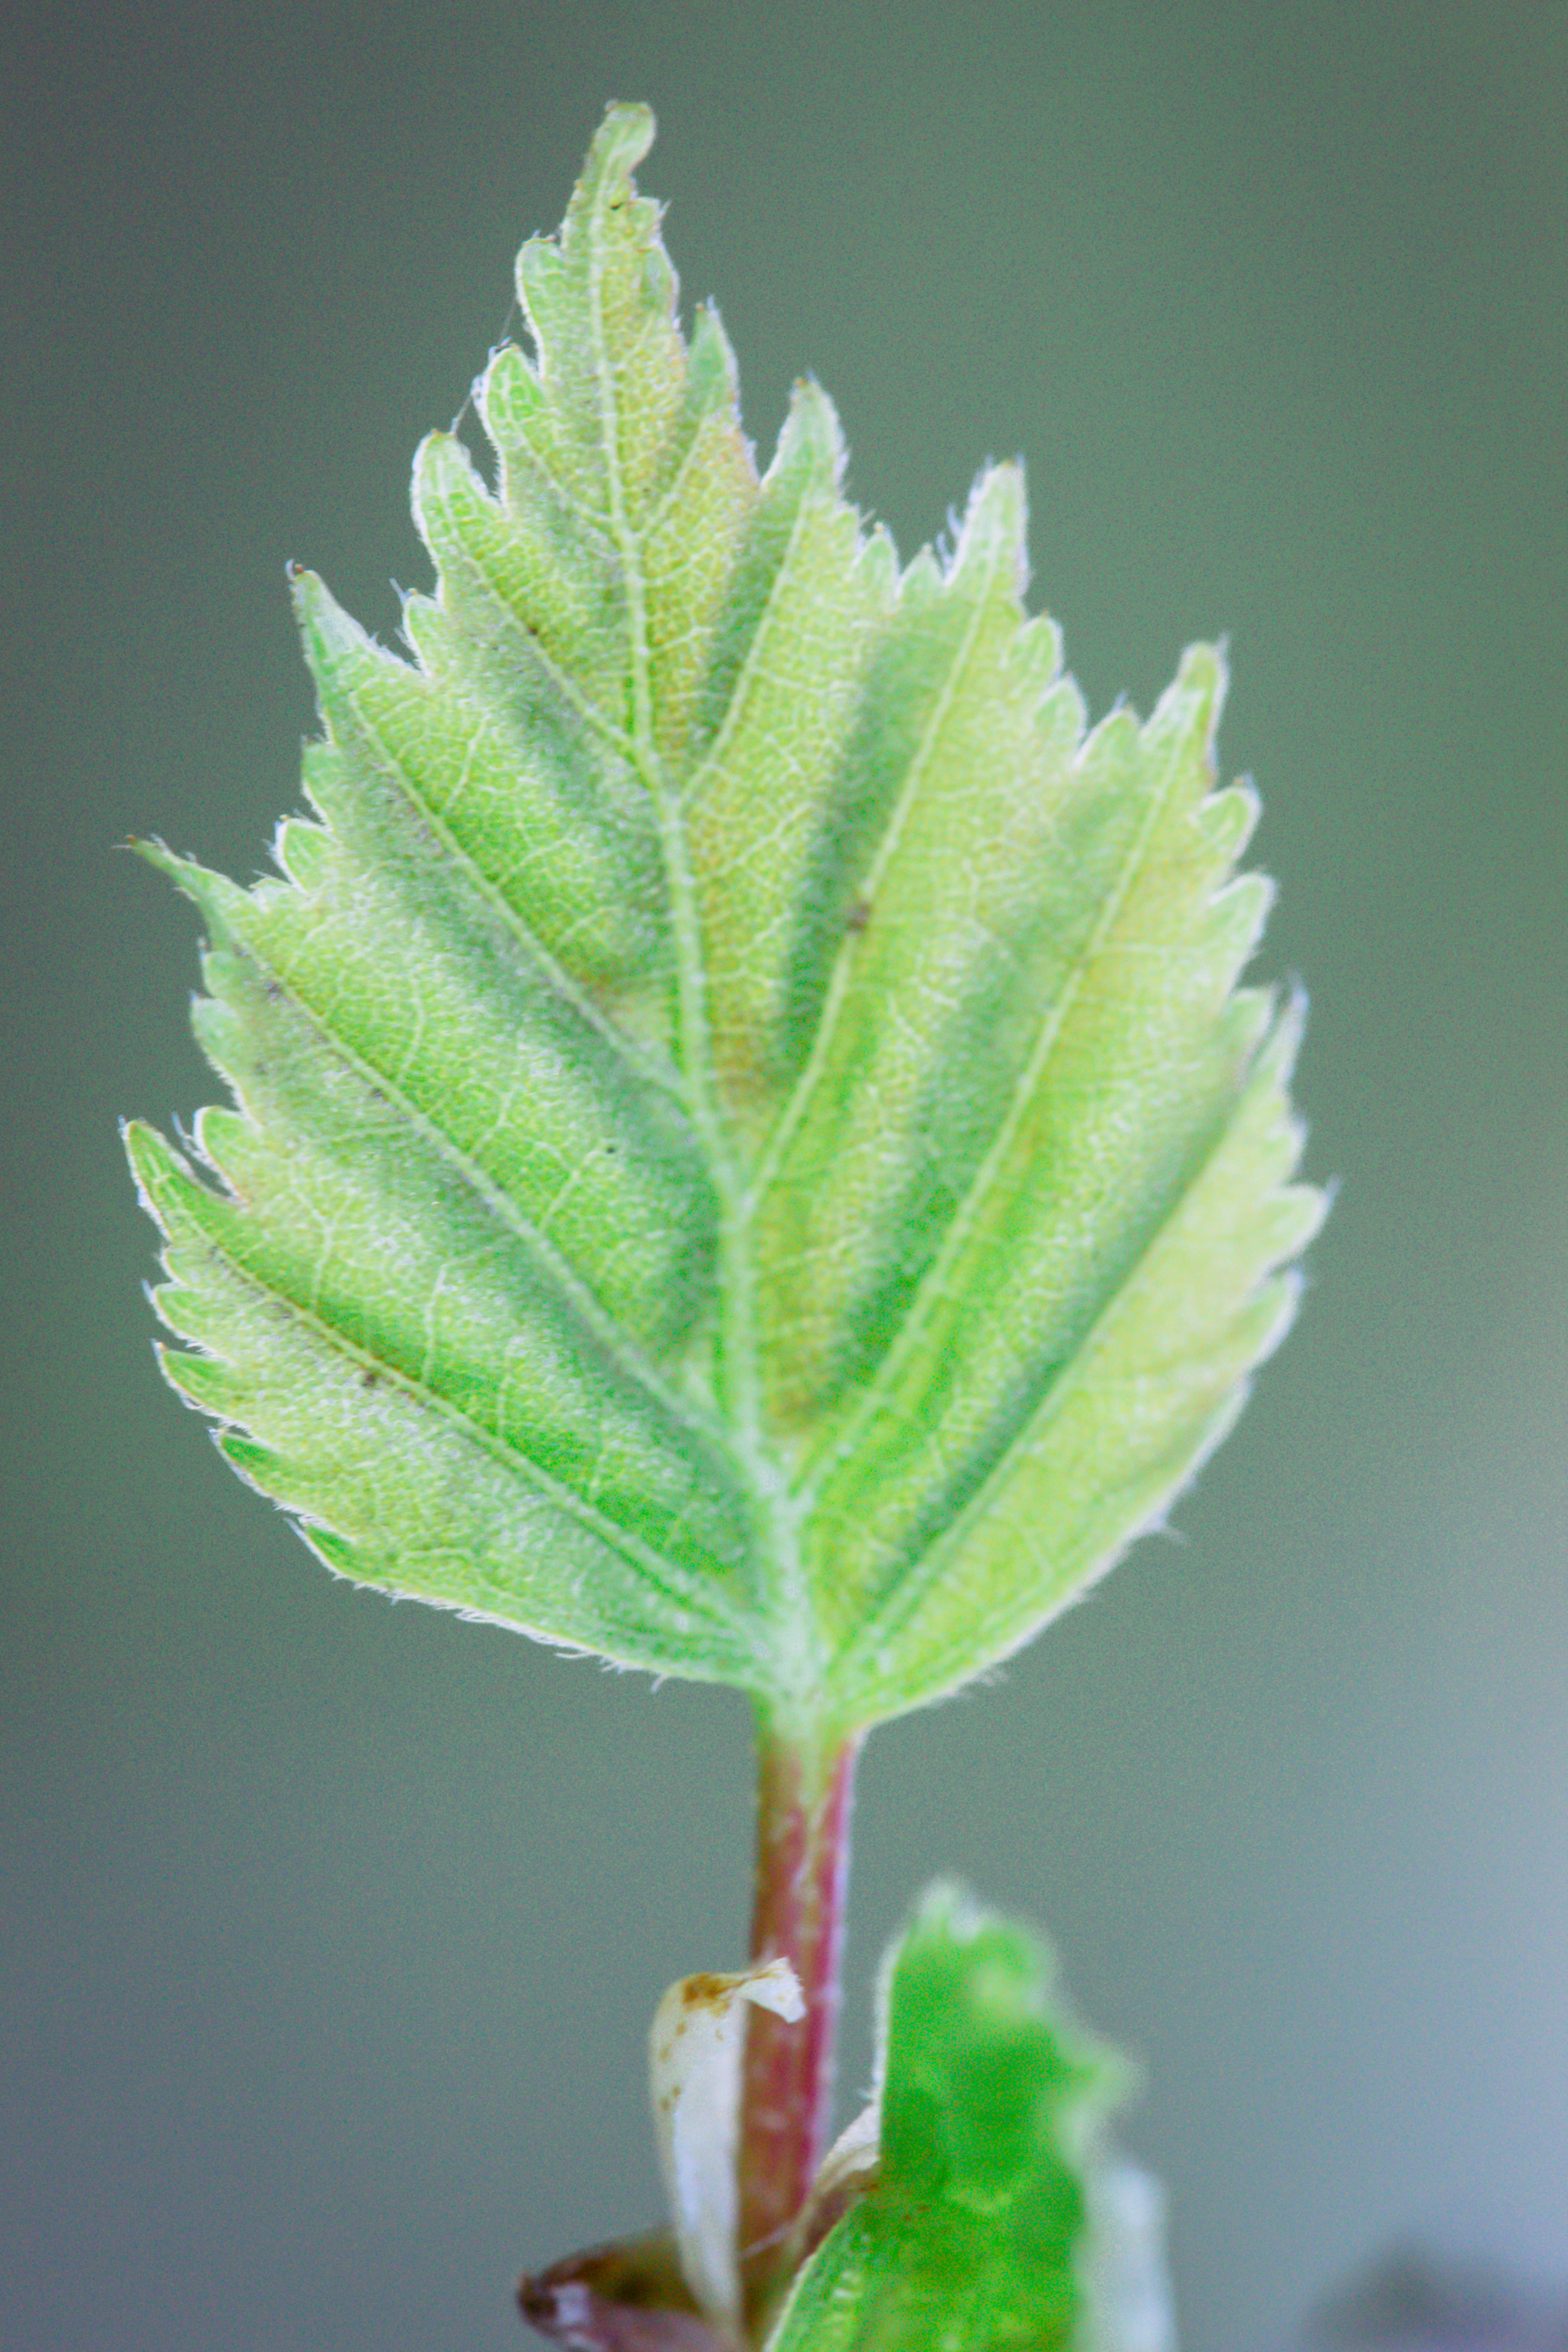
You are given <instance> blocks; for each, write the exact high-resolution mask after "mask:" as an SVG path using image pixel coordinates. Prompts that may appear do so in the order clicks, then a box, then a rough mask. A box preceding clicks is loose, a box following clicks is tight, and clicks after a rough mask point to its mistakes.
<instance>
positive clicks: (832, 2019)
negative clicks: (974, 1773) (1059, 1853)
mask: <svg viewBox="0 0 1568 2352" xmlns="http://www.w3.org/2000/svg"><path fill="white" fill-rule="evenodd" d="M863 1739H864V1733H863V1732H860V1731H855V1732H852V1733H850V1734H848V1735H847V1736H846V1735H845V1734H843V1733H842V1732H839V1731H837V1730H835V1731H832V1732H825V1731H824V1730H823V1729H822V1728H821V1727H815V1726H801V1725H800V1724H799V1723H797V1722H795V1721H790V1722H786V1721H784V1719H783V1718H781V1717H776V1716H773V1715H771V1714H770V1713H768V1712H767V1711H766V1710H763V1711H761V1712H760V1713H759V1717H758V1726H757V1840H756V1889H755V1906H754V1909H753V1913H752V1960H753V1962H754V1963H756V1964H757V1965H759V1966H762V1965H765V1964H766V1962H768V1961H769V1960H773V1959H777V1958H784V1959H787V1960H788V1961H789V1963H790V1965H791V1967H792V1968H793V1969H795V1975H796V1977H797V1978H798V1979H799V1980H800V1989H801V1992H802V1994H803V1995H804V1997H805V2017H804V2018H803V2019H802V2020H801V2021H800V2022H799V2023H798V2024H795V2025H792V2024H789V2023H786V2021H784V2019H783V2018H781V2017H775V2016H773V2014H772V2013H771V2012H769V2011H765V2010H761V2009H753V2010H752V2011H751V2014H750V2018H749V2021H748V2024H747V2030H746V2054H745V2071H744V2079H743V2085H742V2106H741V2137H740V2155H739V2166H740V2244H741V2248H742V2263H743V2268H744V2273H745V2278H746V2284H747V2292H748V2302H749V2303H750V2304H751V2305H752V2308H753V2309H755V2308H757V2307H759V2306H763V2305H765V2304H766V2302H767V2300H768V2298H769V2294H770V2291H771V2289H773V2287H774V2286H775V2285H776V2284H777V2283H778V2274H779V2272H780V2269H781V2266H782V2265H783V2264H784V2263H786V2262H787V2259H788V2254H789V2248H788V2245H787V2239H788V2235H789V2231H790V2227H791V2224H792V2223H793V2222H794V2221H795V2219H796V2217H797V2215H798V2214H799V2212H800V2210H801V2208H802V2207H803V2206H804V2204H805V2200H806V2197H807V2194H808V2192H809V2190H810V2188H811V2184H812V2181H813V2179H814V2178H815V2176H816V2169H817V2167H818V2165H819V2164H820V2163H821V2161H822V2158H823V2157H824V2155H825V2154H826V2148H827V2143H828V2139H829V2137H830V2135H831V2127H832V2120H833V2090H834V2068H835V2063H836V2058H837V2029H838V2012H839V2003H840V1981H841V1976H842V1966H843V1952H844V1921H845V1902H846V1896H847V1890H848V1878H849V1824H850V1813H851V1809H852V1805H853V1799H854V1787H855V1768H856V1766H857V1764H858V1760H859V1755H860V1748H861V1745H862V1743H863Z"/></svg>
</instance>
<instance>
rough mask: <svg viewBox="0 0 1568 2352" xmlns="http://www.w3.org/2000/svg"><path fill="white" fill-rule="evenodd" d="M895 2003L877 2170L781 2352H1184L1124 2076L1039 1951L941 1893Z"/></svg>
mask: <svg viewBox="0 0 1568 2352" xmlns="http://www.w3.org/2000/svg"><path fill="white" fill-rule="evenodd" d="M881 2008H882V2015H881V2020H880V2029H879V2030H880V2036H881V2042H882V2050H881V2053H880V2059H879V2066H880V2072H881V2075H882V2080H881V2085H880V2097H879V2137H880V2164H879V2170H878V2172H877V2173H876V2175H875V2176H874V2177H873V2179H872V2181H871V2185H870V2186H869V2187H868V2189H867V2190H866V2191H865V2193H864V2195H863V2196H862V2197H861V2198H860V2200H859V2201H858V2203H857V2204H855V2205H854V2206H853V2208H852V2209H851V2210H850V2211H849V2212H848V2213H847V2215H846V2216H845V2218H844V2219H843V2220H842V2221H839V2222H838V2223H837V2226H836V2227H835V2229H834V2230H833V2231H831V2233H830V2234H829V2235H828V2237H827V2238H826V2240H825V2241H824V2242H823V2244H822V2245H821V2246H820V2247H819V2248H818V2250H817V2252H816V2254H815V2255H814V2256H813V2257H812V2259H811V2261H810V2262H809V2263H807V2264H806V2266H805V2269H804V2271H802V2273H800V2275H799V2278H798V2279H797V2281H796V2284H795V2288H794V2291H793V2294H792V2295H791V2298H790V2301H789V2303H788V2304H787V2305H786V2306H785V2309H784V2313H783V2315H782V2316H781V2318H780V2320H779V2322H778V2324H777V2326H776V2327H775V2328H774V2330H773V2334H772V2336H770V2337H769V2352H1058V2347H1059V2352H1168V2345H1169V2340H1170V2336H1169V2322H1168V2306H1167V2305H1166V2301H1165V2294H1164V2281H1163V2258H1162V2251H1161V2247H1160V2243H1159V2234H1158V2208H1157V2203H1156V2202H1155V2200H1153V2198H1152V2191H1149V2190H1148V2189H1144V2191H1143V2193H1142V2195H1141V2194H1140V2190H1139V2188H1138V2187H1137V2186H1136V2185H1135V2184H1138V2183H1141V2182H1142V2175H1138V2174H1134V2173H1133V2172H1131V2168H1128V2167H1127V2166H1126V2165H1125V2164H1123V2163H1122V2162H1121V2160H1120V2159H1119V2158H1117V2157H1116V2156H1115V2154H1114V2152H1113V2151H1112V2149H1111V2147H1110V2144H1109V2141H1108V2138H1107V2133H1106V2123H1107V2118H1108V2116H1109V2114H1110V2110H1111V2108H1112V2107H1113V2106H1114V2105H1116V2103H1117V2102H1118V2100H1119V2099H1120V2097H1121V2095H1123V2094H1124V2092H1125V2088H1126V2075H1125V2070H1124V2068H1123V2067H1122V2065H1121V2063H1120V2062H1119V2061H1118V2060H1116V2059H1115V2058H1114V2057H1113V2056H1111V2054H1110V2053H1108V2052H1106V2051H1105V2050H1104V2049H1102V2048H1101V2047H1100V2045H1098V2044H1096V2043H1095V2042H1092V2041H1090V2040H1089V2037H1088V2036H1087V2035H1086V2034H1085V2033H1084V2032H1082V2030H1081V2029H1080V2028H1079V2027H1078V2026H1077V2025H1075V2024H1074V2023H1073V2022H1072V2021H1071V2020H1070V2019H1069V2018H1068V2016H1067V2015H1066V2014H1065V2012H1064V2011H1063V2010H1062V2008H1061V2005H1060V2001H1059V1998H1058V1995H1057V1992H1056V1989H1055V1985H1054V1981H1053V1970H1052V1965H1051V1962H1050V1959H1049V1958H1048V1956H1047V1954H1046V1952H1045V1951H1044V1950H1043V1949H1042V1948H1041V1947H1040V1945H1039V1944H1038V1943H1037V1941H1036V1940H1035V1939H1034V1937H1031V1936H1029V1935H1028V1934H1026V1932H1025V1931H1024V1930H1023V1929H1022V1928H1019V1927H1015V1926H1014V1925H1012V1924H1011V1923H1010V1922H1008V1921H1006V1920H1003V1919H999V1918H997V1917H995V1916H993V1915H987V1914H982V1913H978V1912H976V1911H974V1910H973V1908H972V1907H971V1906H969V1905H968V1903H967V1902H966V1901H965V1900H964V1899H963V1897H962V1896H960V1895H955V1894H954V1893H953V1892H952V1890H950V1889H945V1888H942V1887H937V1888H934V1889H933V1890H932V1891H931V1894H930V1895H927V1897H926V1899H925V1901H924V1903H923V1905H922V1906H921V1910H920V1912H919V1913H918V1914H917V1916H916V1918H915V1921H914V1924H913V1926H912V1927H911V1928H910V1932H909V1934H908V1936H907V1937H905V1939H904V1940H903V1942H902V1943H901V1944H900V1946H899V1947H897V1948H896V1949H895V1950H894V1952H893V1954H892V1955H891V1958H890V1961H889V1966H888V1969H887V1971H886V1975H885V1979H884V1984H883V1994H882V2004H881Z"/></svg>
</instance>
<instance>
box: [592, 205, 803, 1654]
mask: <svg viewBox="0 0 1568 2352" xmlns="http://www.w3.org/2000/svg"><path fill="white" fill-rule="evenodd" d="M602 225H603V195H602V192H601V194H600V195H599V197H598V198H596V200H595V204H594V205H593V207H592V209H591V211H590V214H589V236H590V256H589V269H588V286H589V299H590V306H591V316H592V320H593V335H594V353H595V372H596V376H597V385H598V402H599V425H600V434H601V436H602V439H603V443H604V450H605V481H606V487H607V488H608V491H609V506H610V522H611V530H612V534H613V537H614V540H615V544H616V551H617V553H618V555H619V558H620V563H621V572H622V580H623V584H624V587H625V591H626V635H627V654H628V658H629V663H630V668H631V685H632V712H631V717H632V730H631V732H632V741H633V757H634V763H635V766H636V769H637V774H638V775H639V776H640V778H641V780H642V782H643V787H644V790H645V791H646V792H647V795H648V799H649V802H650V803H651V805H652V807H653V810H654V814H655V819H656V823H657V825H658V837H659V845H660V849H661V852H662V855H663V858H664V866H665V877H666V886H667V888H668V895H669V905H670V917H671V929H672V932H673V936H674V942H675V961H676V989H677V1035H678V1051H677V1056H676V1058H677V1063H678V1066H679V1068H680V1070H681V1072H682V1074H683V1075H684V1076H685V1078H686V1081H687V1085H688V1087H689V1090H690V1091H689V1098H688V1108H689V1114H690V1117H691V1119H692V1123H693V1125H694V1127H695V1128H696V1129H697V1132H698V1136H699V1139H700V1142H701V1145H702V1149H703V1151H704V1154H705V1156H706V1159H707V1161H708V1168H709V1174H710V1179H711V1181H712V1184H713V1189H714V1192H715V1195H716V1197H717V1202H718V1211H719V1264H718V1269H717V1272H718V1282H717V1290H718V1304H719V1318H720V1332H719V1342H718V1353H717V1360H716V1362H715V1367H714V1370H715V1383H714V1385H715V1402H716V1403H717V1405H718V1409H719V1411H720V1412H721V1415H722V1417H723V1420H724V1423H725V1426H726V1429H727V1431H728V1433H729V1441H730V1453H731V1459H732V1460H733V1462H734V1464H735V1467H736V1469H737V1472H738V1473H739V1474H740V1476H741V1478H742V1483H743V1485H744V1486H745V1489H746V1491H747V1494H748V1496H749V1497H750V1500H751V1503H752V1512H753V1529H754V1533H755V1535H756V1537H757V1538H758V1557H757V1559H756V1562H755V1565H756V1567H757V1569H758V1570H759V1572H760V1573H761V1574H762V1575H763V1576H764V1577H765V1579H766V1582H767V1585H768V1588H769V1597H770V1600H771V1601H772V1604H773V1605H772V1607H771V1608H770V1610H769V1611H768V1618H769V1621H770V1624H771V1628H772V1630H773V1632H774V1634H775V1637H776V1638H777V1651H776V1654H775V1655H774V1657H773V1660H771V1661H770V1663H771V1664H772V1665H773V1668H774V1674H773V1682H774V1685H775V1686H783V1685H787V1686H789V1687H791V1688H792V1689H795V1690H797V1691H800V1692H805V1690H808V1689H810V1688H812V1687H813V1686H814V1685H816V1682H817V1681H818V1680H819V1678H820V1666H821V1664H822V1660H823V1654H824V1653H823V1645H822V1642H821V1635H820V1631H819V1628H818V1626H817V1622H816V1612H815V1611H814V1610H813V1609H812V1607H811V1605H810V1587H809V1584H808V1582H807V1580H806V1576H805V1565H804V1562H803V1561H802V1559H801V1557H800V1550H799V1545H798V1541H797V1539H796V1535H795V1529H796V1527H797V1525H798V1515H797V1514H795V1512H794V1511H793V1510H792V1509H791V1507H789V1504H788V1497H787V1482H786V1480H785V1478H784V1475H783V1466H782V1465H780V1464H779V1463H778V1462H777V1460H776V1459H775V1457H774V1456H773V1453H772V1451H771V1449H770V1448H769V1447H768V1446H767V1444H765V1442H764V1439H763V1429H762V1404H761V1380H760V1376H759V1367H758V1362H757V1346H756V1319H755V1305H754V1297H755V1266H754V1264H753V1260H752V1250H751V1247H750V1208H751V1203H750V1199H749V1197H748V1191H747V1187H746V1184H745V1181H744V1179H743V1176H742V1171H741V1170H740V1169H739V1168H738V1167H737V1165H736V1162H735V1158H734V1155H733V1153H732V1151H731V1147H730V1142H729V1139H728V1137H727V1135H726V1132H725V1128H724V1123H723V1116H722V1111H721V1104H720V1101H719V1097H718V1078H717V1072H716V1070H715V1067H714V1060H713V1053H712V1041H711V1028H710V1021H709V1016H708V1003H707V975H706V970H705V966H704V963H703V959H702V949H701V930H700V922H699V919H698V908H697V893H696V887H695V882H694V878H693V873H692V866H691V859H690V854H689V842H688V839H687V833H686V822H685V815H684V812H683V810H682V808H681V807H680V805H679V799H678V796H677V795H676V794H675V793H673V792H672V791H671V789H670V787H669V782H668V777H667V775H666V772H665V764H664V761H663V758H662V755H661V754H660V752H659V750H658V744H657V742H656V741H655V740H654V733H653V709H652V692H651V682H650V647H649V644H648V630H647V602H646V597H645V593H644V582H643V572H642V562H641V535H640V534H639V533H638V532H637V530H635V529H634V528H633V526H632V523H631V520H630V518H629V516H628V514H627V511H626V493H625V487H624V484H623V481H622V476H621V446H620V415H619V409H618V404H617V401H616V373H615V369H614V367H613V364H612V363H611V360H610V353H609V345H608V337H607V335H606V332H605V315H604V299H603V282H604V280H603V267H602Z"/></svg>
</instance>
